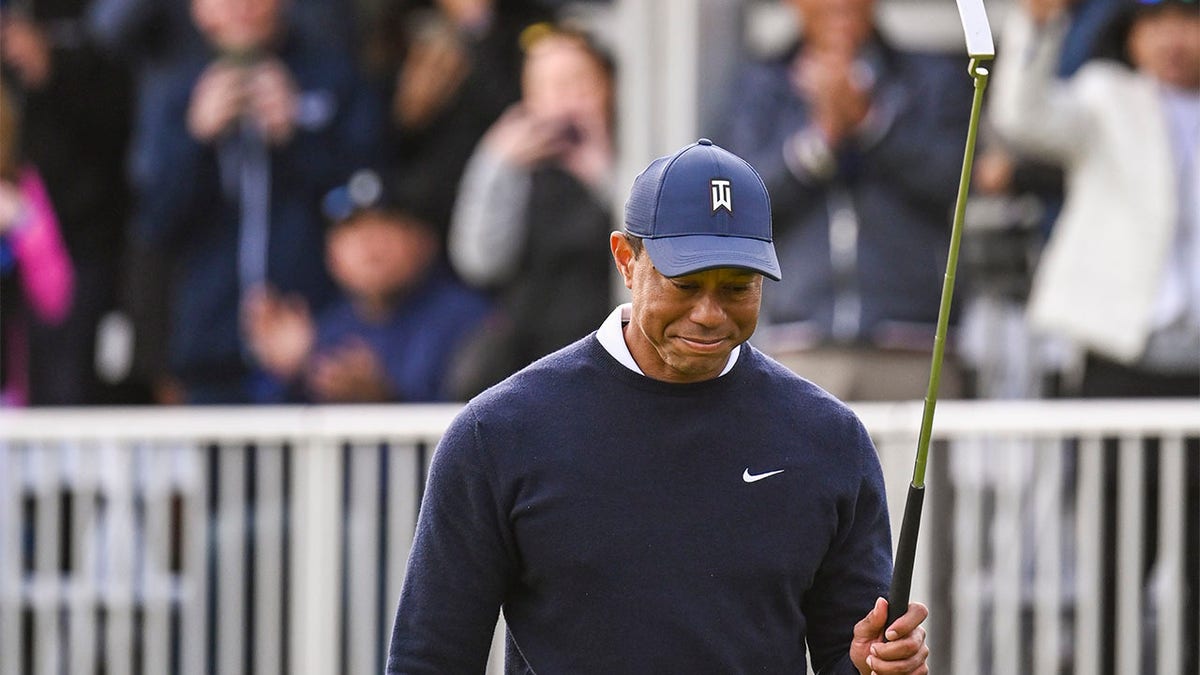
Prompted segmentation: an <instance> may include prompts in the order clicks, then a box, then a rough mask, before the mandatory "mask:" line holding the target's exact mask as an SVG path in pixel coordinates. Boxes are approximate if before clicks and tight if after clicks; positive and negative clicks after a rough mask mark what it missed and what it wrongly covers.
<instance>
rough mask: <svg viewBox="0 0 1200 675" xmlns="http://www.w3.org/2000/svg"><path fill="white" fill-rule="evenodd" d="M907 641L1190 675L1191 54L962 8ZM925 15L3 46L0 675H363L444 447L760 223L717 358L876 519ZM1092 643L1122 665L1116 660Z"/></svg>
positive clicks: (984, 657)
mask: <svg viewBox="0 0 1200 675" xmlns="http://www.w3.org/2000/svg"><path fill="white" fill-rule="evenodd" d="M987 11H988V15H989V18H990V21H991V24H992V29H993V34H994V35H995V37H996V43H997V54H998V56H997V61H996V62H995V64H994V67H991V70H992V74H991V78H990V83H989V89H988V92H987V97H986V99H985V109H984V116H983V124H982V131H981V133H980V145H979V149H978V151H977V154H976V156H975V163H974V167H973V172H972V175H971V181H970V186H971V197H970V201H969V203H968V207H967V214H966V223H965V226H966V234H965V237H964V241H963V248H962V258H961V259H960V263H959V269H958V279H957V284H956V294H955V311H954V314H953V315H952V317H951V335H950V341H949V350H948V354H947V361H946V368H945V370H944V372H943V379H942V383H941V388H940V394H941V397H942V400H941V405H940V406H939V408H938V417H937V419H936V422H935V425H934V427H935V432H934V433H935V436H934V439H935V444H934V450H933V455H932V459H931V462H930V467H931V469H930V470H931V478H930V486H931V487H930V497H929V506H927V507H926V515H925V527H924V528H923V531H922V542H921V549H920V553H919V556H918V562H917V564H918V571H917V580H916V586H915V590H914V599H920V600H923V601H925V602H927V603H928V604H929V605H930V606H931V608H932V609H933V614H932V618H931V620H930V635H931V638H930V643H931V645H932V648H933V650H934V653H933V656H932V657H931V663H932V664H933V667H932V668H933V670H934V671H935V672H953V673H968V672H970V673H996V674H1007V673H1046V674H1049V673H1053V674H1055V675H1059V674H1062V673H1081V674H1083V673H1105V674H1106V675H1115V674H1124V673H1135V672H1136V673H1163V674H1166V673H1170V674H1172V675H1174V674H1177V673H1196V672H1197V668H1198V667H1200V665H1198V664H1200V647H1198V646H1197V645H1198V644H1200V635H1198V633H1197V624H1198V622H1200V600H1198V588H1200V553H1198V550H1200V534H1198V528H1200V174H1198V173H1197V172H1198V170H1200V169H1198V168H1197V167H1200V162H1198V161H1197V160H1198V157H1197V156H1198V155H1200V12H1198V11H1197V3H1196V2H1195V1H1194V0H1157V1H1154V2H1137V1H1136V0H1003V1H1002V0H995V1H990V2H988V3H987ZM967 63H968V59H967V56H966V53H965V48H964V40H963V35H962V28H961V24H960V23H959V19H958V13H957V9H956V6H955V5H954V3H952V2H948V1H938V2H933V1H931V0H590V1H582V0H576V1H556V0H0V67H2V69H0V273H2V276H0V675H17V674H25V673H30V674H37V675H42V674H47V675H48V674H55V675H58V674H62V673H72V674H74V673H86V674H88V675H90V674H92V673H105V674H114V673H221V674H223V675H224V674H232V673H263V674H264V675H266V674H270V675H274V674H276V673H312V674H314V675H316V674H321V675H327V674H328V675H331V674H333V673H362V672H381V671H382V669H383V656H384V653H385V652H384V650H385V647H386V639H387V636H388V634H389V631H390V625H391V613H392V612H393V611H394V609H395V603H396V600H397V599H398V597H399V588H400V584H401V583H402V581H403V574H404V561H405V560H406V558H407V550H408V545H409V543H410V541H411V537H412V530H413V526H414V524H415V518H416V508H417V505H418V504H419V500H420V495H421V486H422V483H423V477H424V472H425V470H426V468H427V466H428V461H429V457H430V455H431V453H432V452H433V448H434V447H435V446H436V443H437V439H438V437H439V436H440V434H441V432H442V430H443V429H444V427H445V426H446V424H447V423H448V422H449V420H450V419H451V417H452V416H453V415H454V413H455V411H457V409H458V407H459V406H460V405H461V402H463V401H466V400H468V399H469V398H470V397H471V396H474V395H475V394H477V393H479V392H480V391H482V390H483V389H485V388H487V387H488V386H490V385H492V384H494V383H496V382H499V381H500V380H502V379H504V378H505V377H507V376H508V375H509V374H511V373H513V372H515V371H516V370H518V369H520V368H522V367H524V366H525V365H527V364H529V363H531V362H532V361H534V360H536V359H537V358H540V357H541V356H544V355H546V354H548V353H550V352H552V351H554V350H556V349H558V348H560V347H562V346H565V345H567V344H569V343H571V342H573V341H575V340H577V339H580V338H582V337H584V336H586V335H588V334H589V333H590V332H591V331H592V330H594V329H595V328H596V327H598V326H599V324H600V322H601V321H602V320H603V318H604V317H605V316H606V315H607V314H608V312H609V311H610V310H611V308H612V306H613V305H614V304H616V303H619V302H624V301H626V300H627V298H626V297H625V290H624V288H623V287H622V286H621V284H620V283H619V282H618V280H617V278H616V276H615V274H614V271H613V269H612V264H611V262H610V257H609V254H608V252H607V249H606V241H607V236H608V233H609V232H610V231H611V230H613V229H619V228H620V227H621V224H622V214H623V209H624V202H625V198H626V196H627V192H628V187H629V185H630V184H631V183H632V181H633V178H634V177H635V176H636V175H637V173H638V172H639V171H640V170H641V169H642V168H643V167H645V166H646V165H647V164H648V163H649V162H650V161H651V160H653V159H654V158H655V157H659V156H662V155H666V154H670V153H671V152H674V151H675V150H676V149H678V148H679V147H681V146H683V145H686V144H687V143H690V142H694V141H695V140H696V139H697V138H700V137H708V138H711V139H712V140H713V141H714V142H715V143H717V144H718V145H721V146H723V147H726V148H728V149H730V150H732V151H734V152H737V153H738V154H740V155H741V156H743V157H745V158H747V159H748V160H749V161H750V162H751V164H753V165H754V166H755V167H756V168H757V169H758V170H759V172H760V173H761V174H762V175H763V177H764V180H765V181H766V183H767V185H768V188H769V190H770V193H771V196H772V203H773V210H774V213H773V218H774V228H775V237H776V246H777V248H778V250H779V254H780V259H781V262H782V264H783V270H784V280H783V281H782V282H779V283H778V284H774V283H773V284H768V287H767V288H766V290H765V293H764V305H763V319H762V321H761V322H760V326H759V329H758V332H757V333H756V335H755V337H754V338H753V339H752V342H753V343H754V344H755V346H756V347H758V348H759V349H761V350H763V351H765V352H767V353H768V354H770V355H772V356H773V357H775V358H776V359H778V360H780V361H781V362H782V363H784V364H785V365H787V366H788V367H790V368H792V369H794V370H795V371H796V372H797V373H799V374H800V375H802V376H804V377H808V378H810V379H812V380H814V381H815V382H817V383H818V384H820V385H821V386H823V387H825V388H826V389H828V390H830V391H831V392H833V393H834V394H836V395H837V396H839V397H840V398H842V399H843V400H846V401H848V402H850V403H851V405H852V407H854V408H855V410H856V411H857V412H859V414H860V415H861V416H862V417H863V419H864V422H865V423H866V424H867V427H868V429H869V430H870V431H871V433H872V436H873V437H874V438H875V440H876V444H877V446H878V447H879V450H880V456H881V458H882V459H883V463H884V467H885V472H886V474H887V481H888V486H889V492H890V493H891V494H892V495H893V500H892V504H891V506H892V512H893V514H892V515H893V523H894V527H893V529H894V530H897V529H898V523H899V517H900V514H901V512H902V500H900V499H899V496H900V495H903V494H904V485H905V482H906V481H907V480H908V478H909V471H910V467H911V461H912V453H913V449H914V448H915V443H916V435H917V431H918V428H919V419H920V400H921V399H922V397H923V396H924V395H925V390H926V385H927V380H928V372H929V353H930V350H931V347H932V335H933V326H934V323H935V321H936V318H937V307H938V297H939V295H940V291H941V284H942V276H943V273H944V271H945V263H946V250H947V247H948V243H949V232H950V224H951V220H952V210H953V204H954V198H955V194H956V190H957V186H958V181H959V175H960V170H961V168H962V161H963V147H964V143H965V139H966V129H967V120H968V114H969V112H970V105H971V95H972V80H971V78H970V76H969V75H968V72H967ZM1118 636H1119V637H1118Z"/></svg>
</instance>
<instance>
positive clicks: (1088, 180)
mask: <svg viewBox="0 0 1200 675" xmlns="http://www.w3.org/2000/svg"><path fill="white" fill-rule="evenodd" d="M1128 4H1129V7H1130V8H1131V9H1130V11H1129V13H1128V17H1127V18H1126V19H1125V20H1122V21H1121V22H1120V24H1119V25H1122V26H1126V29H1125V31H1124V32H1127V33H1128V36H1127V38H1126V39H1123V40H1121V39H1119V44H1121V45H1123V47H1124V50H1123V51H1124V54H1125V55H1126V58H1127V59H1128V61H1127V65H1123V64H1121V63H1119V62H1114V61H1112V60H1108V59H1104V60H1097V61H1093V62H1091V63H1089V64H1088V65H1087V66H1085V67H1084V68H1082V69H1081V70H1079V71H1078V72H1077V73H1076V74H1075V75H1074V76H1073V77H1071V78H1069V79H1067V80H1065V81H1058V80H1055V78H1054V77H1053V74H1054V66H1055V63H1056V62H1057V59H1058V56H1059V49H1060V45H1061V39H1062V33H1063V30H1064V29H1065V23H1064V21H1063V17H1062V16H1061V10H1062V3H1061V2H1060V1H1059V0H1047V1H1044V2H1043V1H1041V0H1026V1H1025V2H1024V3H1023V4H1022V6H1021V9H1020V10H1019V11H1017V12H1014V14H1013V19H1012V21H1011V23H1010V25H1009V26H1008V27H1007V30H1006V32H1005V33H1004V37H1005V40H1006V43H1007V46H1008V53H1010V54H1013V55H1017V56H1016V57H1015V58H1009V59H1006V60H1003V61H1001V62H1000V63H999V64H998V65H999V69H998V71H997V74H996V82H995V88H994V90H993V99H992V105H991V113H992V118H993V121H994V122H995V124H996V125H997V127H998V128H999V130H1000V131H1001V132H1002V133H1003V134H1004V135H1005V137H1006V138H1007V139H1008V140H1010V141H1011V142H1013V143H1014V144H1016V145H1017V146H1018V147H1019V148H1020V149H1021V150H1023V151H1026V152H1029V153H1031V154H1035V155H1036V156H1038V157H1041V158H1044V159H1046V160H1050V161H1055V162H1057V163H1059V164H1061V165H1063V166H1064V167H1065V168H1066V171H1067V189H1066V202H1065V203H1064V206H1063V210H1062V214H1061V216H1060V217H1059V219H1058V221H1057V223H1056V225H1055V227H1054V233H1053V235H1052V236H1051V238H1050V240H1049V242H1048V244H1047V248H1046V251H1045V253H1044V255H1043V257H1042V260H1041V262H1040V264H1039V269H1038V271H1037V274H1036V277H1035V280H1034V286H1033V289H1032V296H1031V298H1030V305H1029V316H1030V321H1031V322H1032V324H1033V325H1034V326H1035V327H1036V328H1038V329H1040V330H1042V331H1044V332H1047V333H1050V334H1054V335H1059V336H1064V337H1066V338H1069V339H1071V340H1072V341H1074V342H1076V343H1078V344H1079V345H1080V346H1081V347H1082V348H1083V349H1084V350H1086V353H1087V357H1086V365H1085V369H1084V380H1083V384H1082V388H1083V389H1082V391H1083V394H1084V395H1085V396H1137V395H1158V396H1165V395H1179V396H1197V395H1200V213H1198V211H1197V208H1198V207H1197V204H1198V203H1200V202H1198V201H1197V196H1198V194H1200V187H1198V186H1200V169H1198V163H1197V156H1196V153H1197V148H1198V147H1200V124H1198V122H1200V14H1198V13H1197V5H1196V4H1195V3H1188V2H1183V1H1182V0H1180V1H1176V0H1169V1H1164V2H1160V3H1156V4H1145V5H1142V4H1137V3H1135V2H1133V0H1128ZM1134 224H1136V226H1134Z"/></svg>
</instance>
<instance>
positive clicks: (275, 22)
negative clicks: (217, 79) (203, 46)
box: [192, 0, 287, 53]
mask: <svg viewBox="0 0 1200 675" xmlns="http://www.w3.org/2000/svg"><path fill="white" fill-rule="evenodd" d="M286 1H287V0H192V19H193V21H195V23H196V26H197V27H198V28H199V29H200V30H201V31H202V32H203V33H204V35H205V36H206V37H207V38H208V40H209V41H210V42H212V43H213V45H215V46H216V47H217V48H218V49H220V50H221V51H224V52H232V53H244V52H252V51H255V50H258V49H262V48H263V47H264V46H266V45H267V43H269V42H270V41H271V39H272V38H274V36H275V33H276V31H277V30H278V28H279V22H280V17H281V16H282V13H283V9H284V3H285V2H286Z"/></svg>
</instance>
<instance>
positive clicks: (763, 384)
mask: <svg viewBox="0 0 1200 675" xmlns="http://www.w3.org/2000/svg"><path fill="white" fill-rule="evenodd" d="M625 221H626V231H625V232H614V233H613V234H612V235H611V236H610V247H611V249H612V254H613V258H614V260H615V262H616V265H617V268H618V270H619V271H620V273H621V275H622V276H623V278H624V280H625V285H626V286H627V287H628V288H629V289H630V290H631V292H632V300H633V301H632V303H631V304H629V305H623V306H621V307H618V308H617V309H616V310H615V311H614V312H613V313H612V315H610V316H609V318H608V319H607V320H606V321H605V322H604V323H603V325H601V327H600V328H599V330H598V331H596V332H595V333H593V334H591V335H588V336H587V337H585V338H583V339H582V340H579V341H578V342H576V343H574V344H572V345H570V346H568V347H566V348H564V349H563V350H561V351H558V352H556V353H554V354H551V355H549V356H547V357H545V358H543V359H541V360H539V361H537V362H535V363H534V364H532V365H530V366H529V367H527V368H525V369H524V370H522V371H520V372H519V373H517V374H516V375H513V376H512V377H510V378H509V379H507V380H505V381H504V382H502V383H500V384H498V385H496V386H495V387H493V388H491V389H489V390H488V391H486V392H484V393H483V394H481V395H480V396H478V397H477V398H475V399H474V400H472V401H471V402H470V403H469V404H468V405H467V407H466V408H465V409H464V410H463V411H462V413H461V414H460V415H459V416H458V418H457V419H456V420H455V421H454V423H453V424H452V425H451V427H450V429H449V430H448V431H447V432H446V435H445V437H444V438H443V439H442V442H441V444H440V445H439V446H438V450H437V453H436V454H435V456H434V460H433V467H432V470H431V473H430V476H429V483H428V487H427V490H426V492H425V497H424V502H423V504H422V507H421V515H420V519H419V523H418V526H417V535H416V540H415V542H414V546H413V551H412V556H411V558H410V560H409V566H408V573H407V577H406V578H405V582H404V590H403V592H402V594H401V598H400V605H399V609H398V610H397V613H396V622H395V626H394V628H393V633H392V640H391V649H390V654H389V658H388V666H387V670H388V673H480V672H483V670H484V666H485V663H486V661H487V655H488V649H489V645H490V641H491V636H492V630H493V627H494V626H495V623H496V617H497V612H498V611H499V610H500V609H501V608H503V610H504V616H505V619H506V621H507V625H508V635H507V643H508V644H507V655H506V670H507V672H509V673H540V674H542V675H545V674H556V673H749V672H767V673H803V672H804V669H805V657H806V653H807V654H808V656H809V657H810V658H811V662H812V665H813V669H814V670H815V671H816V672H817V673H821V674H825V673H838V674H855V673H861V674H863V675H866V674H868V673H871V672H875V673H879V674H883V673H918V674H920V673H927V672H928V671H927V668H926V665H925V660H926V657H927V654H928V648H927V647H926V646H925V631H924V629H923V628H922V627H921V626H920V624H921V623H922V622H923V621H924V619H925V617H926V615H927V610H926V608H925V607H924V606H923V605H921V604H919V603H913V604H912V605H911V606H910V607H909V609H908V611H907V613H906V614H905V615H904V616H903V617H901V618H900V619H898V620H897V621H896V622H895V623H893V624H892V625H891V626H887V627H886V628H887V639H888V641H887V642H885V641H884V640H883V635H884V629H885V626H884V623H885V617H886V613H887V605H886V602H885V601H884V600H882V599H881V595H883V594H884V593H885V592H886V590H887V585H888V580H889V579H890V576H891V536H890V532H889V527H888V515H887V504H886V500H885V496H884V486H883V478H882V474H881V472H880V468H879V462H878V458H877V457H876V453H875V449H874V446H873V445H872V443H871V440H870V438H869V437H868V436H867V433H866V431H865V430H864V429H863V426H862V424H861V423H860V422H859V420H858V419H857V418H856V417H855V416H854V414H853V413H852V412H851V411H850V410H849V409H848V408H847V407H846V406H845V405H843V404H842V403H840V402H839V401H837V400H836V399H835V398H833V397H832V396H830V395H829V394H827V393H825V392H824V391H822V390H821V389H820V388H818V387H816V386H815V385H813V384H811V383H810V382H808V381H806V380H803V379H801V378H799V377H797V376H795V375H793V374H791V373H790V371H788V370H787V369H785V368H783V367H782V366H780V365H779V364H777V363H775V362H774V361H772V360H771V359H769V358H767V357H766V356H764V355H763V354H762V353H760V352H759V351H757V350H756V349H754V348H753V347H751V346H750V345H749V343H747V342H746V340H747V338H749V337H750V335H751V334H752V333H753V332H754V328H755V326H756V324H757V321H758V312H759V304H760V298H761V293H762V285H763V276H767V277H770V278H772V279H775V280H778V279H779V277H780V271H779V263H778V261H777V259H776V255H775V250H774V246H773V244H772V241H771V219H770V202H769V198H768V196H767V192H766V188H765V186H764V185H763V182H762V179H761V178H760V177H759V176H758V174H757V173H756V172H755V171H754V170H753V169H752V168H751V167H750V165H749V164H747V163H746V162H745V161H744V160H742V159H740V158H738V157H736V156H734V155H733V154H731V153H729V152H727V151H725V150H723V149H721V148H718V147H717V146H714V145H712V143H711V142H710V141H708V140H706V139H701V140H700V141H699V142H698V143H695V144H692V145H689V146H687V147H686V148H684V149H682V150H680V151H679V152H678V153H676V154H675V155H673V156H670V157H663V158H660V159H657V160H655V161H654V162H653V163H652V164H651V165H650V166H649V167H648V168H647V169H646V170H645V171H644V172H643V173H642V174H641V175H640V176H638V178H637V179H636V180H635V182H634V185H633V190H632V194H631V196H630V198H629V201H628V203H627V204H626V208H625Z"/></svg>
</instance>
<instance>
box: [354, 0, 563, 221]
mask: <svg viewBox="0 0 1200 675" xmlns="http://www.w3.org/2000/svg"><path fill="white" fill-rule="evenodd" d="M434 4H435V11H433V12H427V11H413V10H412V8H411V7H407V6H405V4H397V5H395V6H394V7H395V11H396V14H394V15H392V17H391V18H389V20H388V21H386V22H385V23H384V26H387V27H391V28H392V30H391V31H389V32H386V33H380V34H379V37H378V39H377V40H376V43H375V44H379V42H380V41H383V42H387V43H398V44H399V45H400V46H401V47H402V48H403V49H402V51H401V52H400V53H399V54H395V53H392V54H388V53H383V54H376V55H375V56H374V57H373V58H372V61H374V62H375V63H376V65H375V68H376V69H377V70H382V72H384V73H385V75H384V77H385V78H386V80H387V82H386V84H385V87H386V89H387V90H388V91H390V92H391V94H390V100H391V122H392V125H391V130H392V157H391V161H392V162H393V163H395V165H396V166H397V169H398V171H399V174H400V180H401V183H400V186H401V187H402V188H403V189H404V190H405V191H406V192H407V193H408V194H410V195H414V196H416V195H419V196H420V198H421V199H422V200H423V201H425V202H426V203H427V205H428V209H427V210H428V212H429V214H430V217H431V218H432V219H433V222H434V224H435V225H437V226H438V227H440V228H441V229H442V231H443V232H445V230H446V228H447V227H448V223H449V220H450V212H451V210H452V209H453V207H454V199H455V196H456V194H457V192H458V185H459V179H460V178H461V176H462V172H463V167H464V166H466V163H467V159H468V158H469V157H470V156H471V152H472V150H473V149H474V147H475V144H476V143H477V142H478V141H479V138H480V136H482V135H483V133H484V131H486V130H487V128H488V127H489V126H490V125H491V124H492V123H493V122H495V121H496V119H497V118H498V117H499V116H500V114H501V113H502V112H503V111H504V109H505V108H506V107H507V106H508V105H510V104H511V103H513V102H514V101H516V100H517V99H518V98H519V97H520V80H519V78H520V68H521V52H520V48H519V46H518V36H519V35H520V34H521V31H522V30H523V29H524V28H525V27H526V26H528V25H530V24H532V23H535V22H536V21H538V20H539V19H541V18H543V17H545V16H546V12H544V11H543V10H540V9H539V8H538V6H537V5H536V4H535V3H534V2H533V1H532V0H437V1H436V2H435V3H434ZM376 51H391V50H376Z"/></svg>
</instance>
